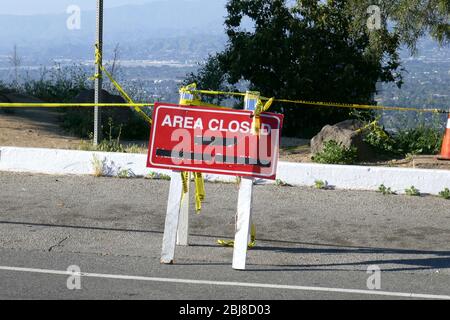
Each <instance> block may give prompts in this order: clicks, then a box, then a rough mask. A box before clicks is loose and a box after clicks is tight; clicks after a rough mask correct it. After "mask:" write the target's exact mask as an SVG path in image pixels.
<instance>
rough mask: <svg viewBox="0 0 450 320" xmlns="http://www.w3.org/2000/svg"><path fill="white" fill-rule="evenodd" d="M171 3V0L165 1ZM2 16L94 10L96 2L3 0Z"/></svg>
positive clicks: (110, 0) (108, 0)
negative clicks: (71, 8) (72, 6)
mask: <svg viewBox="0 0 450 320" xmlns="http://www.w3.org/2000/svg"><path fill="white" fill-rule="evenodd" d="M152 1H155V0H104V1H103V3H104V6H105V8H110V7H117V6H121V5H126V4H142V3H148V2H152ZM163 1H170V0H163ZM1 2H2V3H1V5H0V14H14V15H34V14H54V13H64V12H66V10H67V8H68V7H69V6H70V5H78V6H79V7H80V8H81V10H94V9H95V8H96V3H97V1H96V0H14V1H11V0H2V1H1Z"/></svg>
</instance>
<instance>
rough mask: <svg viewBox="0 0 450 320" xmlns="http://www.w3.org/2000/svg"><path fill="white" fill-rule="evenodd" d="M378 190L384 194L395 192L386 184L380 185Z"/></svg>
mask: <svg viewBox="0 0 450 320" xmlns="http://www.w3.org/2000/svg"><path fill="white" fill-rule="evenodd" d="M378 191H379V192H381V193H382V194H383V195H391V194H395V192H394V191H392V190H391V188H387V187H386V186H385V185H384V184H382V185H380V186H379V187H378Z"/></svg>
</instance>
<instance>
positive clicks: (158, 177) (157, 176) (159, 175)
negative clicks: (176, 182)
mask: <svg viewBox="0 0 450 320" xmlns="http://www.w3.org/2000/svg"><path fill="white" fill-rule="evenodd" d="M145 179H150V180H167V181H170V179H171V177H170V176H169V175H167V174H163V173H156V172H150V173H149V174H148V175H146V176H145Z"/></svg>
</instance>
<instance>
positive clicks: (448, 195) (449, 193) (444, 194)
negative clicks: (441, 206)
mask: <svg viewBox="0 0 450 320" xmlns="http://www.w3.org/2000/svg"><path fill="white" fill-rule="evenodd" d="M439 196H440V197H441V198H444V199H445V200H449V199H450V189H449V188H445V189H444V190H442V191H441V192H439Z"/></svg>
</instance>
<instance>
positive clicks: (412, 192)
mask: <svg viewBox="0 0 450 320" xmlns="http://www.w3.org/2000/svg"><path fill="white" fill-rule="evenodd" d="M405 193H406V195H408V196H411V197H419V196H420V191H419V189H417V188H416V187H414V186H411V188H407V189H405Z"/></svg>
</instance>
